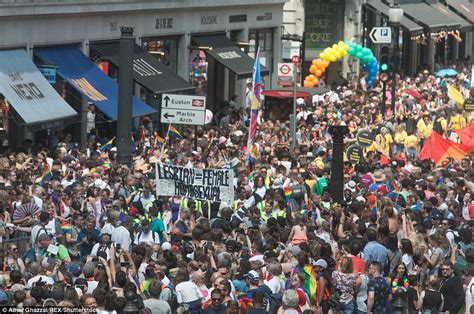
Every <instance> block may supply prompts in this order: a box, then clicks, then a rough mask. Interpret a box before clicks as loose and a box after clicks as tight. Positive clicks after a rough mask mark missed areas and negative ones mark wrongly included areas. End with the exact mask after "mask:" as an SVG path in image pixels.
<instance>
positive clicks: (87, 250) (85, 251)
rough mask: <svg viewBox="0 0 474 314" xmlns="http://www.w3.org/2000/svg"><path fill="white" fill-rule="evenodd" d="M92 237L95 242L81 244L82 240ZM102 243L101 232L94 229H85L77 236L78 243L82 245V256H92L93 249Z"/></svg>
mask: <svg viewBox="0 0 474 314" xmlns="http://www.w3.org/2000/svg"><path fill="white" fill-rule="evenodd" d="M87 236H90V237H91V238H92V239H93V240H94V242H90V243H89V242H83V243H81V241H82V239H83V238H85V237H87ZM99 242H100V231H99V230H97V229H94V230H93V231H86V230H85V229H82V230H81V232H79V234H78V235H77V243H81V244H80V247H81V256H82V257H84V256H87V255H90V254H91V252H92V247H93V246H94V245H95V244H96V243H99Z"/></svg>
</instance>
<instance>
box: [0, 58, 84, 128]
mask: <svg viewBox="0 0 474 314" xmlns="http://www.w3.org/2000/svg"><path fill="white" fill-rule="evenodd" d="M0 93H2V94H3V96H5V98H6V100H7V101H8V102H9V103H10V104H11V105H12V106H13V109H15V112H16V113H17V114H18V115H19V116H20V117H21V119H22V120H23V121H24V123H25V124H26V125H28V126H30V127H31V126H32V125H34V126H35V127H37V128H49V127H51V126H61V125H63V123H64V120H66V119H70V118H75V117H76V116H77V113H76V111H74V109H72V107H71V106H69V104H68V103H67V102H65V101H64V99H62V98H61V96H59V95H58V93H57V92H56V91H55V90H54V88H53V87H52V86H51V84H49V83H48V81H47V80H46V79H45V78H44V76H43V74H41V72H40V71H39V70H38V68H37V67H36V66H35V64H34V63H33V61H31V58H30V56H28V53H27V52H26V51H25V50H23V49H15V50H3V51H0ZM53 122H54V123H55V124H54V123H53ZM58 123H59V124H58Z"/></svg>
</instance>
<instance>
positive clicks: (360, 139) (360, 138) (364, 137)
mask: <svg viewBox="0 0 474 314" xmlns="http://www.w3.org/2000/svg"><path fill="white" fill-rule="evenodd" d="M374 140H375V137H374V133H372V131H370V130H360V131H359V132H358V133H357V143H359V145H360V146H362V147H363V148H365V147H369V146H370V145H372V143H373V142H374Z"/></svg>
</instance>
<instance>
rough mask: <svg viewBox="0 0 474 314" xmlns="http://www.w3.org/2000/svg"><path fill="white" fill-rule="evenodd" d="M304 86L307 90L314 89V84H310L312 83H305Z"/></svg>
mask: <svg viewBox="0 0 474 314" xmlns="http://www.w3.org/2000/svg"><path fill="white" fill-rule="evenodd" d="M303 86H304V87H306V88H311V87H314V85H313V82H310V81H304V82H303Z"/></svg>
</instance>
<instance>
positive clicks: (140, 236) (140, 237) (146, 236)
mask: <svg viewBox="0 0 474 314" xmlns="http://www.w3.org/2000/svg"><path fill="white" fill-rule="evenodd" d="M153 234H154V235H153ZM134 243H135V244H140V243H145V244H154V243H156V244H160V236H159V235H158V233H156V232H154V231H151V230H150V231H148V233H145V232H139V233H137V236H136V237H135V242H134Z"/></svg>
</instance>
